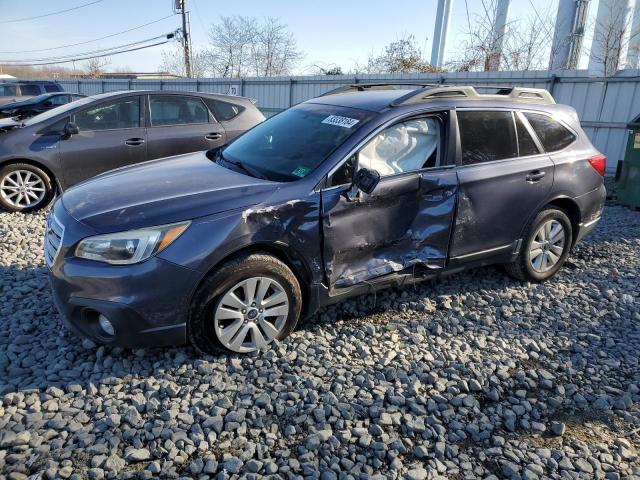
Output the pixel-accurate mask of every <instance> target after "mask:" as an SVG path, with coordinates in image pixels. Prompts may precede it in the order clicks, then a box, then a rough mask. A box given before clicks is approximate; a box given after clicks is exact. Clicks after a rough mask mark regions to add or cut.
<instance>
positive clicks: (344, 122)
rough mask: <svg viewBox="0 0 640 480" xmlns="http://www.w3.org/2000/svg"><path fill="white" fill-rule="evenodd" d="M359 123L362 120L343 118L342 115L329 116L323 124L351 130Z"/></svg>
mask: <svg viewBox="0 0 640 480" xmlns="http://www.w3.org/2000/svg"><path fill="white" fill-rule="evenodd" d="M359 121H360V120H356V119H355V118H349V117H341V116H340V115H329V116H328V117H327V118H325V119H324V120H323V121H322V123H326V124H328V125H335V126H336V127H344V128H351V127H353V126H354V125H355V124H356V123H358V122H359Z"/></svg>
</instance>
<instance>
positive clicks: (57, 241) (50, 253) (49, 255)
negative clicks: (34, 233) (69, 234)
mask: <svg viewBox="0 0 640 480" xmlns="http://www.w3.org/2000/svg"><path fill="white" fill-rule="evenodd" d="M63 235H64V227H63V226H62V224H61V223H60V222H59V221H58V219H57V218H56V216H55V215H54V214H53V213H51V214H49V217H48V218H47V230H46V232H45V234H44V259H45V261H46V262H47V265H49V266H52V265H53V262H54V261H55V259H56V255H58V252H59V251H60V245H61V244H62V236H63Z"/></svg>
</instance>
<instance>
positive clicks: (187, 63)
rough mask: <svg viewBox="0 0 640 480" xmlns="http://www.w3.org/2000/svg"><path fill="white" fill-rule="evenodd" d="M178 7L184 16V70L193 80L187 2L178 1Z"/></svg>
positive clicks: (185, 0) (184, 0)
mask: <svg viewBox="0 0 640 480" xmlns="http://www.w3.org/2000/svg"><path fill="white" fill-rule="evenodd" d="M176 7H178V8H179V10H180V13H181V14H182V48H183V50H184V70H185V72H186V73H187V77H188V78H191V77H192V75H191V51H190V48H189V44H190V42H191V32H190V31H189V24H188V21H187V0H176Z"/></svg>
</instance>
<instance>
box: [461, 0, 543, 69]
mask: <svg viewBox="0 0 640 480" xmlns="http://www.w3.org/2000/svg"><path fill="white" fill-rule="evenodd" d="M480 3H481V6H482V9H481V11H480V13H477V14H475V15H474V16H473V17H472V18H468V31H467V33H466V39H465V41H463V42H462V48H461V49H460V51H458V52H457V54H456V55H455V56H454V60H452V61H451V62H449V66H450V67H451V68H452V69H453V70H458V71H478V70H479V71H488V70H495V69H498V68H503V69H506V70H538V69H546V67H547V61H548V54H549V48H550V46H551V42H552V39H553V19H552V17H551V15H550V13H549V12H545V13H542V14H541V13H539V12H538V11H536V12H535V14H534V15H531V16H529V17H528V18H525V19H520V20H515V21H512V22H509V23H507V25H506V27H505V29H504V32H497V29H496V12H497V9H498V1H497V0H481V2H480Z"/></svg>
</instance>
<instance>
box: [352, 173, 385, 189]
mask: <svg viewBox="0 0 640 480" xmlns="http://www.w3.org/2000/svg"><path fill="white" fill-rule="evenodd" d="M379 182H380V174H379V173H378V172H376V171H375V170H370V169H368V168H361V169H360V170H358V171H357V172H356V174H355V177H354V178H353V184H354V185H355V186H356V187H358V190H361V191H363V192H364V193H366V194H367V195H370V194H371V193H372V192H373V191H374V190H375V188H376V187H377V186H378V183H379Z"/></svg>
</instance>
